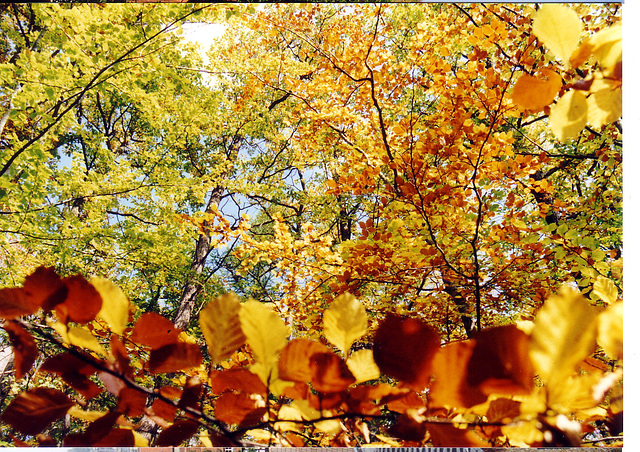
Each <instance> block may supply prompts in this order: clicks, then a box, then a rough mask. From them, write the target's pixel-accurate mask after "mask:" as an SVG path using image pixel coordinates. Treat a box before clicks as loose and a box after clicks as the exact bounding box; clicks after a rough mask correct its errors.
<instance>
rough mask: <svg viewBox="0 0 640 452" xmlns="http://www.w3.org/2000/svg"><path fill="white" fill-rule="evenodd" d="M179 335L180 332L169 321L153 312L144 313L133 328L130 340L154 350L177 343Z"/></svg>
mask: <svg viewBox="0 0 640 452" xmlns="http://www.w3.org/2000/svg"><path fill="white" fill-rule="evenodd" d="M179 334H180V330H179V329H177V328H176V327H175V326H173V323H171V321H170V320H169V319H166V318H164V317H162V316H161V315H160V314H156V313H155V312H146V313H144V314H142V315H141V316H140V318H139V319H138V321H137V322H136V324H135V326H134V327H133V331H132V332H131V340H132V341H133V342H136V343H138V344H141V345H145V346H147V347H150V348H151V349H154V350H155V349H158V348H161V347H164V346H165V345H170V344H176V343H178V335H179Z"/></svg>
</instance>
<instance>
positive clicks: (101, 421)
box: [64, 411, 121, 447]
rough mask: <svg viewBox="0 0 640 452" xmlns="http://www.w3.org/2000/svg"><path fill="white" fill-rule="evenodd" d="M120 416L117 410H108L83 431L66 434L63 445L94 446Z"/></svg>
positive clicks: (109, 431) (110, 429)
mask: <svg viewBox="0 0 640 452" xmlns="http://www.w3.org/2000/svg"><path fill="white" fill-rule="evenodd" d="M120 416H121V413H118V412H117V411H110V412H108V413H107V414H105V415H104V416H101V417H99V418H98V419H96V420H95V421H93V422H92V423H90V424H89V426H88V427H87V429H86V430H85V431H84V432H83V433H76V434H72V435H67V436H66V438H65V439H64V446H65V447H70V446H94V445H95V444H96V443H98V441H100V440H101V439H102V438H104V437H105V436H107V435H108V434H110V433H111V431H112V427H113V424H115V422H116V420H117V419H118V418H119V417H120Z"/></svg>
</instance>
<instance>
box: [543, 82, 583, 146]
mask: <svg viewBox="0 0 640 452" xmlns="http://www.w3.org/2000/svg"><path fill="white" fill-rule="evenodd" d="M588 110H589V105H588V103H587V98H586V97H585V95H584V94H583V93H582V92H581V91H578V90H571V91H569V92H567V93H565V94H564V95H563V96H562V97H561V98H560V100H559V101H558V103H556V104H555V105H553V106H552V107H551V112H550V113H549V126H550V127H551V131H552V132H553V134H554V135H555V136H556V137H557V138H558V140H560V141H566V140H568V139H571V138H575V137H576V136H577V135H578V134H579V133H580V131H581V130H582V129H583V128H584V126H585V125H586V124H587V114H588Z"/></svg>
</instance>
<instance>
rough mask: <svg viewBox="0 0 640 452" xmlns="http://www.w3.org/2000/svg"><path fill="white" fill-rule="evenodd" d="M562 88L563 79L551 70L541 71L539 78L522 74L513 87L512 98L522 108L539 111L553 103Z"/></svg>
mask: <svg viewBox="0 0 640 452" xmlns="http://www.w3.org/2000/svg"><path fill="white" fill-rule="evenodd" d="M560 88H562V77H560V75H559V74H558V73H557V72H555V71H552V70H550V69H543V70H542V71H540V74H539V76H538V77H532V76H530V75H528V74H522V75H521V76H520V78H519V79H518V81H517V82H516V85H515V86H514V87H513V93H512V94H511V98H512V99H513V101H514V102H515V103H516V104H518V105H519V106H520V107H522V108H524V109H527V110H532V111H538V110H541V109H542V108H544V107H546V106H547V105H549V104H550V103H551V102H553V99H554V98H555V97H556V95H557V94H558V92H559V91H560Z"/></svg>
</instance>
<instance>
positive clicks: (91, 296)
mask: <svg viewBox="0 0 640 452" xmlns="http://www.w3.org/2000/svg"><path fill="white" fill-rule="evenodd" d="M63 281H64V284H65V285H66V286H67V289H68V293H67V297H66V298H65V300H64V301H63V302H62V303H58V304H56V306H55V311H56V314H57V316H58V318H59V319H60V321H61V322H63V323H67V322H69V321H71V322H76V323H82V324H84V323H88V322H90V321H92V320H93V319H95V318H96V315H98V312H100V310H101V309H102V298H101V297H100V294H99V293H98V291H97V290H96V289H95V287H93V286H92V285H91V284H90V283H89V282H88V281H87V280H86V279H84V277H83V276H81V275H75V276H70V277H68V278H65V279H64V280H63Z"/></svg>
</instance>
